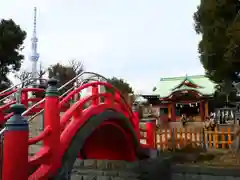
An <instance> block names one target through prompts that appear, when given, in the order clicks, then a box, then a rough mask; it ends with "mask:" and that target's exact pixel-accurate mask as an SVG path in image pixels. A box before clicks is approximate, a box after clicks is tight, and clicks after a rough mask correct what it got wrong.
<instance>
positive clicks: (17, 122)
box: [2, 104, 29, 180]
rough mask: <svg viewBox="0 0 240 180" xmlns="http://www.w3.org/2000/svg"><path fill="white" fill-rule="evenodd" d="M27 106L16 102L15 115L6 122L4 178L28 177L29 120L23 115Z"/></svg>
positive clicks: (12, 109)
mask: <svg viewBox="0 0 240 180" xmlns="http://www.w3.org/2000/svg"><path fill="white" fill-rule="evenodd" d="M25 109H26V108H25V107H24V105H23V104H14V105H12V106H11V108H10V110H11V112H13V113H14V115H13V116H12V117H11V118H10V119H9V120H8V121H7V122H6V124H5V128H6V131H5V132H4V140H3V160H2V161H3V164H2V165H3V167H2V168H3V169H2V180H13V179H22V180H24V179H28V173H29V172H28V133H29V129H28V122H27V120H26V119H25V118H24V117H22V116H21V114H22V113H23V112H24V110H25Z"/></svg>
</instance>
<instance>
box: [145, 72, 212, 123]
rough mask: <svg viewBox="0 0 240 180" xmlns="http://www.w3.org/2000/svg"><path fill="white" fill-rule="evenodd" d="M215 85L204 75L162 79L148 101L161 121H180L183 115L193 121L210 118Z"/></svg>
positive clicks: (147, 97) (146, 96)
mask: <svg viewBox="0 0 240 180" xmlns="http://www.w3.org/2000/svg"><path fill="white" fill-rule="evenodd" d="M214 92H215V84H214V83H213V82H212V81H211V80H209V79H208V78H207V77H205V76H204V75H194V76H187V75H186V76H183V77H168V78H161V79H160V81H159V83H158V85H157V86H156V88H154V92H153V94H152V95H141V96H142V97H144V98H146V99H148V101H149V103H150V104H152V106H153V107H154V111H156V113H157V114H158V116H159V117H160V119H161V120H168V121H179V120H180V117H181V115H182V114H186V115H187V117H189V118H191V119H192V120H193V121H203V120H205V118H206V117H207V116H209V101H210V100H211V99H212V97H213V95H214Z"/></svg>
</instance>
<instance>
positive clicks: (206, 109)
mask: <svg viewBox="0 0 240 180" xmlns="http://www.w3.org/2000/svg"><path fill="white" fill-rule="evenodd" d="M207 116H209V112H208V101H206V102H205V117H207Z"/></svg>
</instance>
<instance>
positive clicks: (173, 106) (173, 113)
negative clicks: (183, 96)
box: [172, 102, 176, 121]
mask: <svg viewBox="0 0 240 180" xmlns="http://www.w3.org/2000/svg"><path fill="white" fill-rule="evenodd" d="M172 121H176V103H175V102H173V103H172Z"/></svg>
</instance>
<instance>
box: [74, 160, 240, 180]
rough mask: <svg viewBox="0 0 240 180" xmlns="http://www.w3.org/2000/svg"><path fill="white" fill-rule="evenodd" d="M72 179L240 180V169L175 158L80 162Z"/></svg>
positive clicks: (76, 165) (75, 166) (76, 164)
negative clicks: (181, 161)
mask: <svg viewBox="0 0 240 180" xmlns="http://www.w3.org/2000/svg"><path fill="white" fill-rule="evenodd" d="M71 179H72V180H215V179H216V180H240V171H239V168H230V167H229V168H226V167H222V168H221V167H202V166H197V165H175V164H173V163H172V157H171V156H164V157H158V158H155V159H148V160H142V161H138V162H132V163H129V162H125V161H109V160H104V161H100V160H77V161H76V163H75V165H74V169H73V171H72V176H71Z"/></svg>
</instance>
